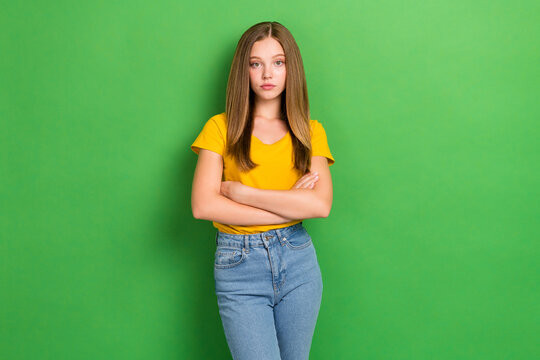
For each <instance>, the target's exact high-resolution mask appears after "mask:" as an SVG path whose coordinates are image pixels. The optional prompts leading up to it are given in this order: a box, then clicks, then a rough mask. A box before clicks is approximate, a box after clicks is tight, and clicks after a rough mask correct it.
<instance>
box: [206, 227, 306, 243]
mask: <svg viewBox="0 0 540 360" xmlns="http://www.w3.org/2000/svg"><path fill="white" fill-rule="evenodd" d="M303 228H304V226H303V225H302V222H299V223H296V224H294V225H290V226H286V227H283V228H279V229H272V230H268V231H265V232H260V233H256V234H229V233H224V232H221V231H219V230H218V231H217V232H216V245H220V244H222V245H228V246H233V247H238V248H242V247H244V246H245V247H248V248H249V247H251V246H264V244H265V242H266V244H268V245H272V244H273V243H274V242H279V241H281V240H282V239H283V238H286V237H287V236H289V235H291V234H293V233H294V232H296V231H298V230H301V229H303ZM263 239H264V240H263Z"/></svg>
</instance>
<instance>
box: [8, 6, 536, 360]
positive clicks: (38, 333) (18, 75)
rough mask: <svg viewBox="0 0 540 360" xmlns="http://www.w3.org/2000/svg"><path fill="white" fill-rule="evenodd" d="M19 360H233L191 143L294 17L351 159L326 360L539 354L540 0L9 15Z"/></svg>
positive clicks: (14, 352)
mask: <svg viewBox="0 0 540 360" xmlns="http://www.w3.org/2000/svg"><path fill="white" fill-rule="evenodd" d="M0 8H1V11H0V121H1V128H0V150H1V151H0V157H1V158H0V160H1V168H0V180H1V183H0V189H1V195H0V211H1V217H0V237H1V240H0V256H1V259H0V358H1V359H6V360H14V359H55V360H59V359H230V355H229V350H228V348H227V343H226V341H225V337H224V333H223V330H222V325H221V320H220V318H219V314H218V308H217V303H216V298H215V294H214V280H213V268H212V266H213V260H214V259H213V254H214V250H215V243H214V234H215V229H214V228H213V227H212V224H211V223H210V222H208V221H203V220H196V219H194V218H193V216H192V213H191V208H190V196H191V181H192V179H193V171H194V168H195V164H196V160H197V156H196V155H195V154H194V153H193V152H192V151H191V150H190V148H189V145H190V144H191V142H192V141H193V140H194V139H195V137H196V136H197V134H198V133H199V131H200V130H201V129H202V126H203V124H204V123H205V122H206V120H208V118H209V117H211V116H212V115H215V114H217V113H220V112H222V111H224V107H225V89H226V83H227V77H228V71H229V68H230V64H231V60H232V56H233V53H234V50H235V46H236V43H237V41H238V39H239V38H240V36H241V35H242V33H243V32H244V31H245V30H247V28H249V27H250V26H251V25H253V24H255V23H257V22H259V21H265V20H274V21H279V22H281V23H282V24H283V25H285V26H287V27H288V28H289V30H290V31H291V32H292V33H293V35H294V36H295V38H296V41H297V42H298V45H299V47H300V50H301V53H302V56H303V60H304V65H305V70H306V74H307V82H308V88H309V96H310V104H311V113H312V114H311V115H312V118H313V119H317V120H319V121H320V122H321V123H322V124H323V125H324V127H325V129H326V131H327V136H328V141H329V144H330V148H331V151H332V153H333V155H334V157H335V159H336V163H335V165H334V166H332V167H331V172H332V178H333V182H334V203H333V208H332V212H331V215H330V216H329V217H328V218H326V219H308V220H306V221H305V222H304V223H305V226H306V228H307V229H308V231H309V232H310V234H311V236H312V238H313V241H314V244H315V246H316V248H317V254H318V258H319V263H320V266H321V271H322V273H323V281H324V293H323V300H322V305H321V311H320V314H319V320H318V323H317V328H316V331H315V335H314V338H313V345H312V350H311V357H310V358H311V359H415V360H416V359H452V360H455V359H475V360H476V359H535V358H539V357H540V348H539V344H538V333H539V332H540V329H539V323H540V321H539V314H540V311H539V305H538V304H539V289H538V279H539V265H538V264H539V256H538V255H539V251H538V250H539V246H538V242H539V239H540V232H539V230H540V228H539V225H538V220H539V215H540V211H539V210H540V209H539V204H540V201H539V188H540V187H539V181H538V180H539V174H540V171H539V160H538V159H539V157H538V155H539V145H538V139H539V125H538V121H539V119H540V105H539V103H540V101H539V100H540V40H539V39H540V3H539V2H538V1H533V0H531V1H513V2H510V1H494V0H489V1H488V0H481V1H472V2H471V1H464V0H459V1H429V2H427V1H394V0H392V1H390V0H388V1H352V0H349V1H339V0H338V1H332V2H328V3H320V4H319V3H313V2H310V1H306V0H304V1H287V2H284V3H279V2H253V1H236V2H234V3H230V2H225V1H224V2H211V3H210V2H193V3H185V2H179V1H157V0H154V1H146V2H144V1H96V0H93V1H84V2H75V1H48V2H45V1H41V2H38V1H34V2H30V1H2V2H1V6H0Z"/></svg>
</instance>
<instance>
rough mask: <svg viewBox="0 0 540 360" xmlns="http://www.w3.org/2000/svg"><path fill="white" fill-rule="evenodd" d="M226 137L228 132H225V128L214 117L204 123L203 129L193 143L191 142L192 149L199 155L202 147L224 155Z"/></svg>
mask: <svg viewBox="0 0 540 360" xmlns="http://www.w3.org/2000/svg"><path fill="white" fill-rule="evenodd" d="M225 137H226V134H223V130H222V129H221V128H220V126H219V124H218V123H217V120H216V119H215V118H214V117H212V118H210V119H209V120H208V121H207V122H206V124H204V127H203V129H202V130H201V132H200V133H199V135H198V136H197V138H196V139H195V141H194V142H193V144H191V150H193V151H194V152H195V153H196V154H197V155H199V150H200V149H207V150H211V151H213V152H216V153H218V154H220V155H221V156H223V153H224V150H225Z"/></svg>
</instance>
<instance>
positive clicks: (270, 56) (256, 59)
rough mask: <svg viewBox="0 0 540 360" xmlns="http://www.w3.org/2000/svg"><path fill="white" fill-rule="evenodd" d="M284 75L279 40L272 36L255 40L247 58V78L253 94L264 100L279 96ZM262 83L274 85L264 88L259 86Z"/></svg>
mask: <svg viewBox="0 0 540 360" xmlns="http://www.w3.org/2000/svg"><path fill="white" fill-rule="evenodd" d="M286 76H287V71H286V67H285V52H284V51H283V47H282V46H281V44H280V43H279V41H277V40H276V39H274V38H272V37H268V38H266V39H263V40H259V41H256V42H255V43H254V44H253V47H252V48H251V53H250V59H249V79H250V85H251V90H253V92H254V93H255V96H257V97H259V98H261V99H265V100H270V99H274V98H276V97H277V96H280V95H281V93H282V92H283V90H284V89H285V79H286ZM264 84H272V85H274V87H272V88H268V89H265V88H263V87H261V86H262V85H264Z"/></svg>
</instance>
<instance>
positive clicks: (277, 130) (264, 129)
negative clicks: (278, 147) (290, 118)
mask: <svg viewBox="0 0 540 360" xmlns="http://www.w3.org/2000/svg"><path fill="white" fill-rule="evenodd" d="M288 132H289V128H288V127H287V123H285V121H284V120H280V119H272V120H268V119H264V118H260V117H255V118H254V119H253V132H252V135H253V136H255V137H256V138H257V139H259V140H260V141H261V142H262V143H264V144H267V145H272V144H274V143H276V142H278V141H279V140H281V139H282V138H283V137H285V136H286V135H287V133H288Z"/></svg>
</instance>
